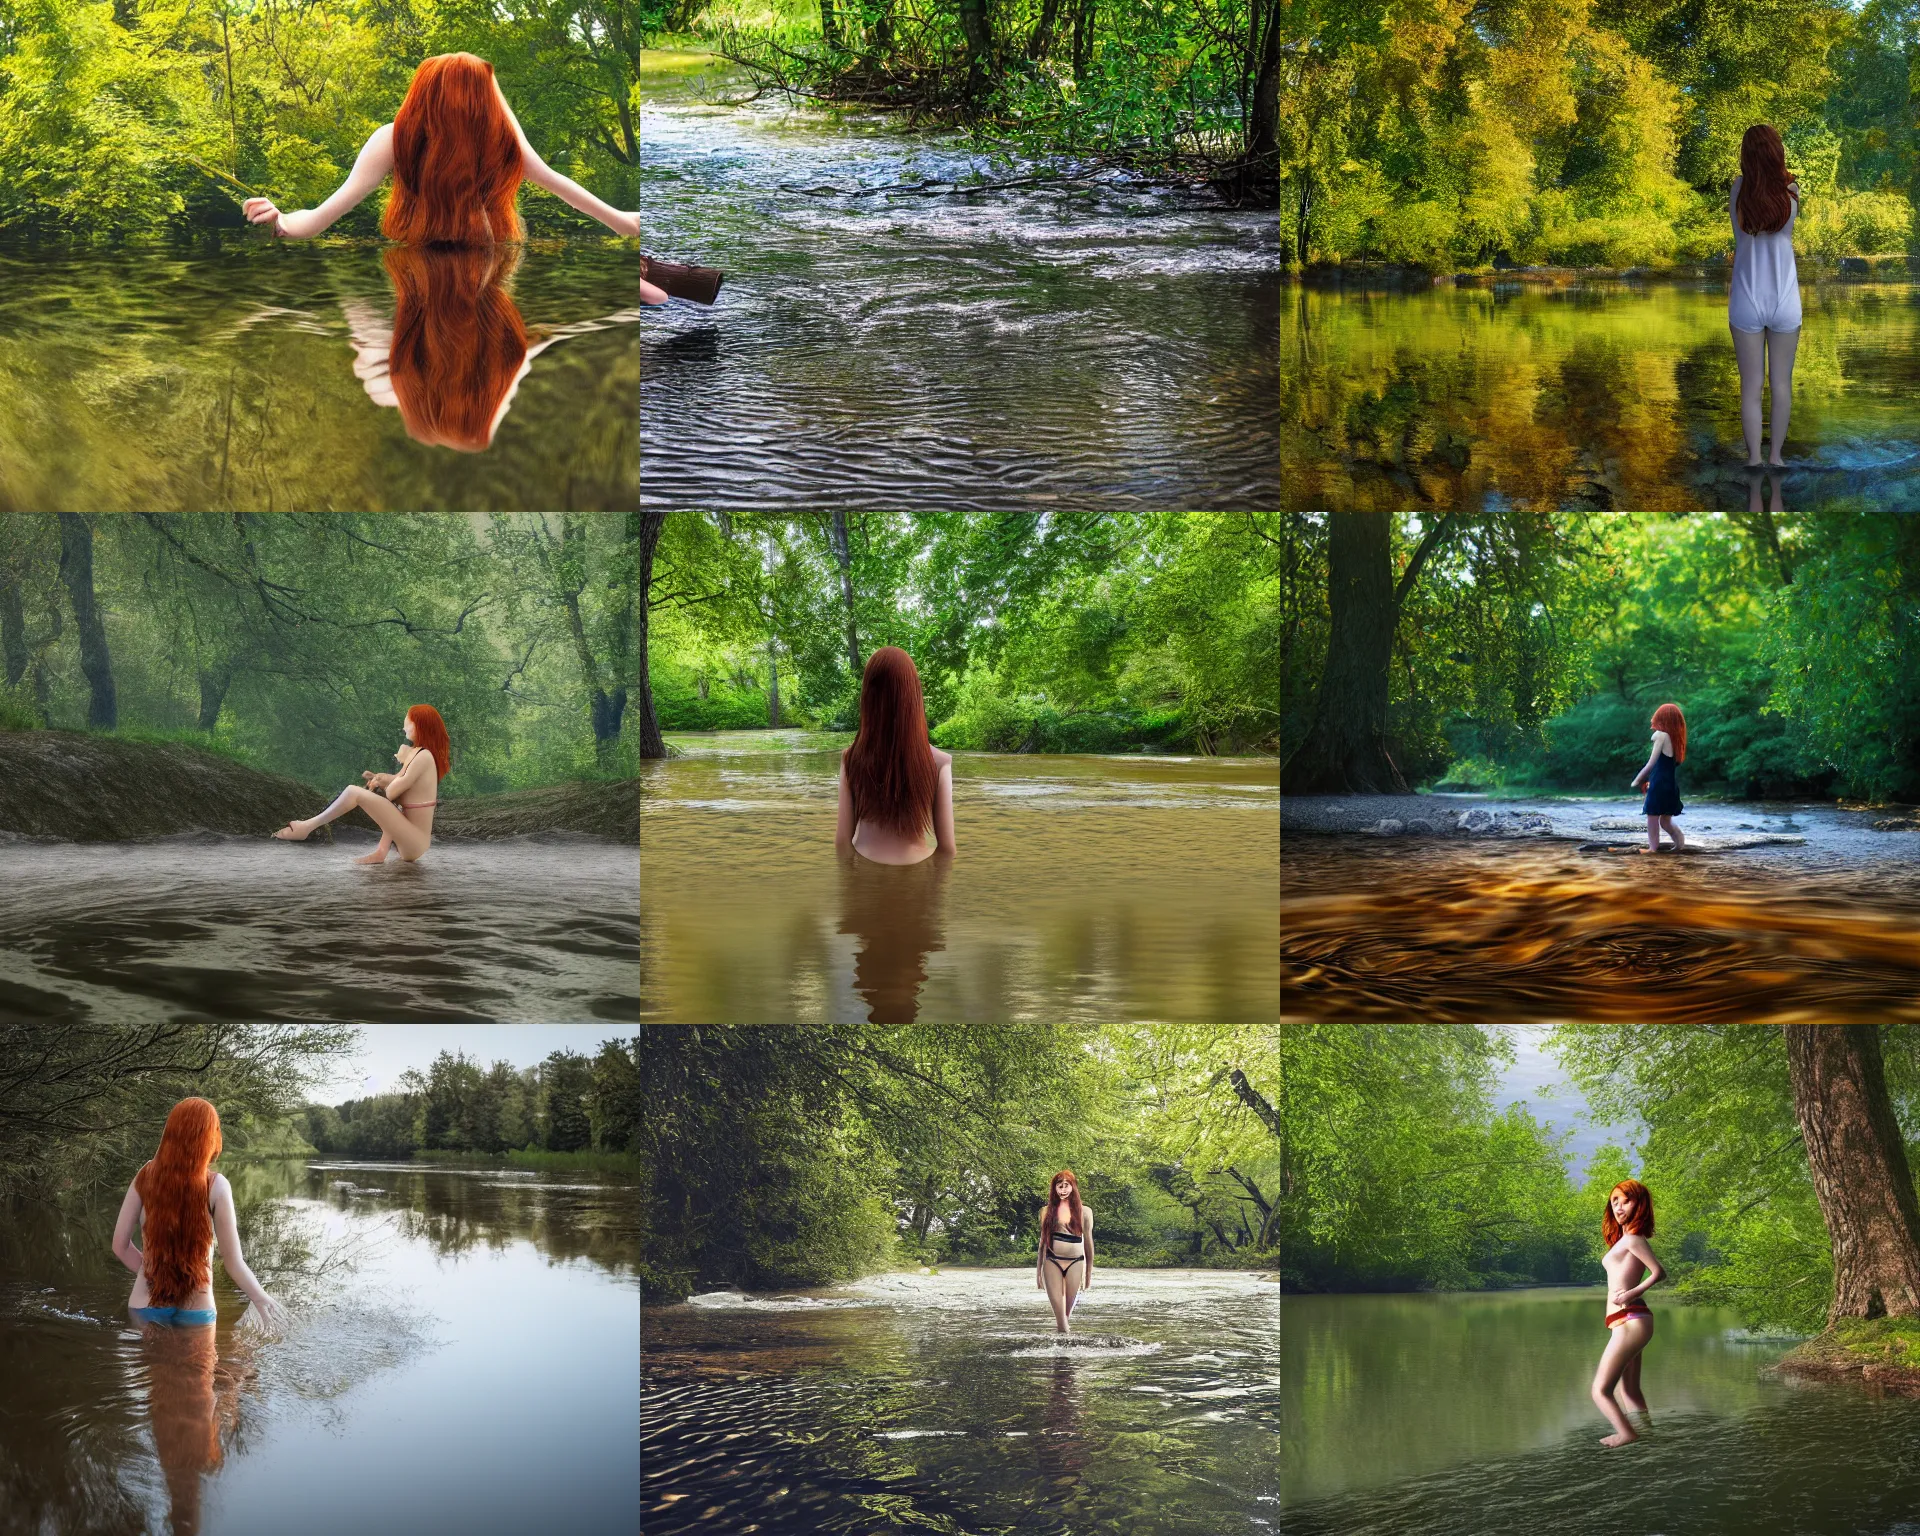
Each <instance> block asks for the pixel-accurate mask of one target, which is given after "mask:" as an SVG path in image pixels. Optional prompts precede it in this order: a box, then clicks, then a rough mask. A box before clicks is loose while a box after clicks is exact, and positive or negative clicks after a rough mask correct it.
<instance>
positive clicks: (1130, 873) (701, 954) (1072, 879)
mask: <svg viewBox="0 0 1920 1536" xmlns="http://www.w3.org/2000/svg"><path fill="white" fill-rule="evenodd" d="M764 734H765V733H761V732H738V733H729V732H720V733H716V734H715V735H713V736H700V737H684V738H682V737H675V738H673V740H674V743H675V744H676V745H683V746H685V747H686V748H687V749H688V751H689V755H688V756H686V757H682V758H669V759H668V760H667V761H666V762H664V763H654V764H644V765H642V769H641V777H640V862H641V870H642V892H643V898H642V902H641V918H640V947H641V982H640V993H641V1017H642V1018H643V1019H652V1020H657V1021H660V1022H663V1023H717V1022H736V1023H823V1022H824V1023H866V1022H878V1023H905V1022H911V1021H913V1020H915V1019H918V1020H920V1021H923V1022H963V1023H979V1022H989V1021H1004V1020H1028V1019H1032V1020H1048V1021H1057V1020H1066V1021H1083V1020H1084V1021H1089V1022H1103V1021H1112V1020H1119V1019H1143V1020H1153V1019H1165V1020H1207V1021H1210V1022H1220V1023H1235V1022H1244V1021H1260V1020H1267V1019H1272V1018H1275V1017H1276V1016H1277V1014H1278V1012H1279V1004H1280V987H1279V972H1278V966H1277V963H1276V956H1277V942H1276V941H1277V937H1278V923H1279V906H1278V897H1279V769H1278V765H1277V763H1275V762H1274V761H1273V760H1272V759H1258V758H1186V759H1182V758H1166V757H1120V758H1116V757H1072V756H1032V755H1026V756H1022V755H1008V754H996V753H973V752H960V753H956V754H955V755H954V835H955V839H956V841H957V843H958V845H959V852H958V854H957V855H956V856H955V857H954V858H953V859H952V860H951V861H947V860H943V859H940V858H937V857H936V858H931V859H928V860H926V861H925V862H924V863H921V864H916V865H911V866H907V867H904V868H898V867H891V866H886V865H878V864H872V863H869V862H867V861H866V860H864V859H848V860H840V859H837V858H836V857H835V852H834V846H833V837H834V816H835V804H836V799H835V796H836V785H835V778H834V775H835V771H836V769H837V767H838V757H837V749H836V747H834V746H827V747H821V746H815V745H811V744H809V738H808V737H807V736H806V734H805V733H799V732H796V733H792V735H791V737H790V738H788V739H789V740H791V741H792V742H793V744H794V745H793V750H791V751H765V750H755V749H756V748H758V747H761V746H763V745H764V742H763V740H761V739H759V738H763V737H764ZM814 739H815V740H818V739H821V738H814ZM831 739H832V740H833V741H834V742H836V743H837V742H839V741H840V740H841V738H837V737H836V738H831Z"/></svg>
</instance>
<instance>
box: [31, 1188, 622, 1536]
mask: <svg viewBox="0 0 1920 1536" xmlns="http://www.w3.org/2000/svg"><path fill="white" fill-rule="evenodd" d="M225 1171H226V1172H227V1175H228V1177H229V1178H230V1179H231V1180H232V1181H233V1185H234V1193H235V1198H236V1202H237V1204H238V1206H239V1209H240V1213H241V1230H242V1245H243V1247H244V1249H245V1252H246V1257H247V1261H248V1263H249V1264H250V1265H252V1266H253V1268H254V1270H255V1273H256V1274H258V1275H259V1276H260V1278H261V1281H262V1283H263V1284H264V1285H266V1287H267V1288H268V1290H269V1291H270V1292H272V1293H274V1294H275V1295H276V1296H278V1297H280V1298H281V1299H283V1300H288V1301H290V1302H291V1303H292V1304H293V1307H294V1314H295V1315H294V1321H293V1323H292V1325H291V1327H290V1328H289V1330H288V1332H287V1334H286V1336H285V1337H284V1338H283V1339H282V1340H280V1341H278V1342H273V1343H268V1344H264V1345H260V1346H257V1347H256V1346H251V1345H249V1344H247V1343H246V1342H245V1341H244V1339H243V1336H242V1335H241V1334H239V1333H238V1332H237V1331H236V1329H235V1326H234V1325H235V1323H236V1321H237V1319H238V1318H239V1316H240V1314H241V1312H242V1310H243V1308H244V1305H245V1302H244V1298H242V1297H240V1296H238V1294H237V1293H236V1292H235V1291H234V1290H233V1289H232V1287H231V1285H230V1283H228V1282H227V1281H226V1279H225V1276H224V1274H223V1272H222V1271H221V1270H220V1268H219V1265H218V1262H217V1261H216V1264H215V1268H214V1274H215V1295H216V1299H217V1301H218V1305H219V1311H220V1321H219V1323H218V1325H217V1326H216V1328H214V1329H212V1330H209V1329H204V1328H190V1329H165V1328H155V1327H151V1326H149V1327H148V1328H146V1329H144V1330H143V1329H136V1328H135V1327H134V1326H133V1325H132V1324H131V1323H130V1322H129V1319H128V1316H127V1312H126V1302H127V1295H128V1292H129V1290H130V1289H131V1279H132V1277H131V1276H130V1275H129V1274H128V1272H127V1271H126V1270H125V1269H124V1268H123V1267H122V1266H121V1265H120V1263H119V1261H118V1260H117V1259H115V1258H114V1257H113V1256H112V1254H111V1253H110V1252H109V1249H108V1245H109V1243H110V1241H111V1238H112V1234H113V1221H114V1214H115V1212H116V1211H117V1209H118V1206H119V1200H118V1191H115V1192H113V1193H112V1197H111V1198H110V1199H107V1200H103V1201H102V1203H100V1204H99V1205H98V1206H97V1207H94V1208H92V1209H91V1210H90V1211H89V1212H87V1213H85V1215H84V1216H78V1217H76V1216H73V1215H71V1214H70V1215H69V1217H68V1219H67V1220H66V1222H65V1223H61V1222H58V1221H55V1220H53V1219H51V1218H50V1217H49V1215H48V1213H47V1212H45V1211H44V1210H36V1211H33V1212H29V1213H24V1214H22V1213H14V1214H13V1215H12V1216H10V1218H9V1219H8V1220H7V1221H6V1222H5V1223H4V1224H0V1361H4V1370H3V1371H0V1536H26V1533H34V1536H39V1533H44V1532H59V1533H62V1536H65V1533H82V1532H87V1533H92V1532H102V1533H106V1532H112V1533H128V1536H133V1533H139V1532H148V1533H152V1536H161V1533H165V1532H168V1531H169V1530H171V1532H172V1533H173V1536H260V1533H262V1532H268V1531H271V1532H273V1533H275V1536H338V1533H340V1532H342V1531H363V1532H368V1533H384V1532H391V1531H462V1532H466V1533H469V1536H526V1533H527V1532H530V1531H541V1530H562V1529H564V1530H566V1531H567V1532H569V1533H575V1532H577V1533H579V1536H632V1532H633V1531H634V1530H635V1528H636V1527H637V1525H638V1523H639V1518H640V1511H639V1456H638V1447H637V1436H638V1430H639V1413H638V1382H637V1373H638V1360H639V1345H640V1336H639V1335H640V1310H639V1288H638V1280H637V1278H636V1270H637V1266H638V1262H639V1238H638V1232H637V1219H636V1215H635V1203H634V1200H633V1195H632V1189H631V1186H630V1185H626V1184H622V1183H620V1182H618V1181H616V1180H611V1179H607V1178H603V1177H597V1176H588V1175H579V1174H554V1173H547V1172H541V1173H534V1172H529V1171H524V1170H515V1169H501V1168H492V1167H489V1168H479V1167H469V1168H462V1167H453V1166H434V1167H425V1166H421V1165H407V1164H374V1163H346V1162H339V1161H333V1160H326V1159H314V1160H311V1161H307V1162H298V1161H295V1162H287V1163H266V1164H261V1163H255V1164H245V1165H238V1166H236V1167H233V1168H229V1169H227V1170H225ZM342 1264H344V1265H348V1266H350V1267H344V1268H343V1267H334V1268H331V1269H329V1270H328V1272H327V1273H326V1274H325V1276H324V1278H320V1279H303V1278H302V1277H301V1276H300V1275H299V1274H297V1273H295V1271H297V1270H307V1271H314V1270H318V1269H320V1268H322V1267H324V1266H327V1265H335V1266H338V1265H342ZM169 1520H171V1524H169Z"/></svg>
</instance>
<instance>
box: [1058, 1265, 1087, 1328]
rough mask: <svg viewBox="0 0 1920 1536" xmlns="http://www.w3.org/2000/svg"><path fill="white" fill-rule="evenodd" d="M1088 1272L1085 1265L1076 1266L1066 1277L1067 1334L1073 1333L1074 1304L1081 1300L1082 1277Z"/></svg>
mask: <svg viewBox="0 0 1920 1536" xmlns="http://www.w3.org/2000/svg"><path fill="white" fill-rule="evenodd" d="M1086 1272H1087V1266H1086V1265H1085V1264H1075V1265H1074V1266H1073V1267H1072V1268H1070V1269H1069V1270H1068V1271H1067V1273H1066V1276H1065V1279H1066V1311H1067V1326H1066V1328H1065V1330H1064V1331H1065V1332H1067V1333H1072V1332H1073V1304H1074V1302H1076V1301H1078V1300H1079V1299H1080V1277H1081V1276H1082V1275H1084V1274H1085V1273H1086Z"/></svg>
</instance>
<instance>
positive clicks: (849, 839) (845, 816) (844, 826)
mask: <svg viewBox="0 0 1920 1536" xmlns="http://www.w3.org/2000/svg"><path fill="white" fill-rule="evenodd" d="M833 846H834V847H835V848H851V847H852V846H853V791H852V790H850V789H848V788H847V754H846V753H844V752H842V753H841V754H840V809H839V811H838V813H837V818H836V820H835V822H834V827H833Z"/></svg>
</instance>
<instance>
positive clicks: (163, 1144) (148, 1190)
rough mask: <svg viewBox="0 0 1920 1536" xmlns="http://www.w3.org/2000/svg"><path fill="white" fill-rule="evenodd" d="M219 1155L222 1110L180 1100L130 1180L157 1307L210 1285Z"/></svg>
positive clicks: (197, 1101) (172, 1303)
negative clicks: (213, 1167) (214, 1169)
mask: <svg viewBox="0 0 1920 1536" xmlns="http://www.w3.org/2000/svg"><path fill="white" fill-rule="evenodd" d="M219 1155H220V1111H219V1110H217V1109H215V1108H214V1107H213V1106H212V1105H211V1104H209V1103H208V1102H207V1101H206V1100H205V1099H182V1100H181V1101H180V1102H179V1103H178V1104H176V1105H174V1106H173V1112H172V1113H171V1114H169V1115H168V1116H167V1126H166V1129H165V1130H164V1131H162V1132H161V1133H160V1150H159V1151H157V1152H155V1153H154V1154H153V1159H152V1161H151V1162H149V1163H147V1164H146V1166H145V1167H143V1168H142V1169H141V1170H140V1171H139V1172H138V1173H136V1174H135V1175H134V1176H133V1187H134V1189H135V1190H137V1191H138V1192H139V1195H140V1205H141V1211H142V1214H141V1217H140V1225H141V1239H142V1241H141V1251H142V1253H143V1254H144V1255H145V1266H144V1267H145V1269H146V1275H147V1295H148V1296H149V1297H150V1298H151V1299H152V1301H153V1304H154V1305H155V1306H156V1307H177V1306H179V1305H180V1304H181V1303H182V1302H183V1301H185V1300H186V1299H187V1298H188V1297H189V1296H191V1295H192V1294H193V1293H194V1292H195V1291H198V1290H203V1289H204V1288H205V1287H206V1286H207V1285H208V1283H209V1281H210V1278H211V1275H210V1270H209V1267H208V1264H207V1250H208V1248H209V1247H211V1246H212V1243H213V1213H212V1212H211V1211H209V1210H208V1209H207V1203H208V1200H209V1198H210V1195H211V1189H212V1181H213V1175H212V1173H211V1172H210V1171H209V1169H208V1166H207V1165H208V1164H210V1163H211V1162H212V1161H213V1160H214V1159H215V1158H216V1157H218V1156H219Z"/></svg>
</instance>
